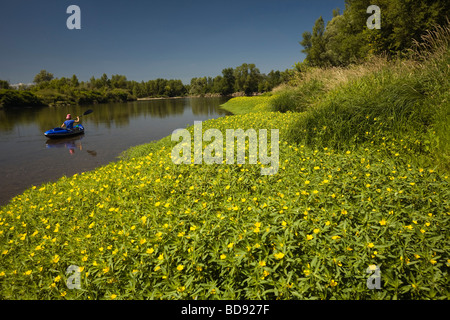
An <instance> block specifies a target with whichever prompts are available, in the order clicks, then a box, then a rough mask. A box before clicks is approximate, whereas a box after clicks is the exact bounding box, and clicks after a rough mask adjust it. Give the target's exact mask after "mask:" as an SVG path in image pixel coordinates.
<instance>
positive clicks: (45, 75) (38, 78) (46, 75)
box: [33, 70, 53, 84]
mask: <svg viewBox="0 0 450 320" xmlns="http://www.w3.org/2000/svg"><path fill="white" fill-rule="evenodd" d="M52 79H53V74H51V73H50V72H47V71H46V70H41V71H40V72H39V73H38V74H37V75H35V76H34V80H33V82H34V83H36V84H41V83H43V82H49V81H51V80H52Z"/></svg>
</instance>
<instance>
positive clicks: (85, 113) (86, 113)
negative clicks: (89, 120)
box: [78, 109, 94, 117]
mask: <svg viewBox="0 0 450 320" xmlns="http://www.w3.org/2000/svg"><path fill="white" fill-rule="evenodd" d="M92 112H94V110H92V109H89V110H86V111H85V112H84V113H83V114H82V115H81V116H78V117H82V116H86V115H88V114H90V113H92Z"/></svg>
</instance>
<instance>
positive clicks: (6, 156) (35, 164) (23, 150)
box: [0, 98, 228, 205]
mask: <svg viewBox="0 0 450 320" xmlns="http://www.w3.org/2000/svg"><path fill="white" fill-rule="evenodd" d="M227 100H228V98H185V99H164V100H150V101H136V102H128V103H111V104H101V105H87V106H67V107H46V108H40V109H33V108H27V109H20V110H0V177H1V179H0V205H5V204H7V203H8V201H9V200H10V199H11V198H12V197H14V196H15V195H17V194H20V193H22V192H23V191H24V190H25V189H27V188H29V187H31V186H33V185H40V184H42V183H44V182H48V181H55V180H57V179H58V178H60V177H62V176H63V175H67V176H70V175H73V174H75V173H81V172H83V171H88V170H92V169H94V168H96V167H98V166H101V165H104V164H107V163H109V162H111V161H115V160H117V157H118V156H119V155H120V153H121V152H123V151H124V150H126V149H128V148H130V147H132V146H135V145H139V144H143V143H148V142H150V141H153V140H158V139H161V138H163V137H166V136H168V135H170V134H171V133H172V131H173V130H175V129H178V128H186V127H187V126H189V125H193V124H194V121H197V120H199V121H204V120H207V119H214V118H218V117H222V116H225V115H227V114H228V113H227V112H226V111H224V110H220V109H219V106H220V105H221V104H223V103H225V102H226V101H227ZM88 109H92V110H94V112H93V113H91V114H89V115H86V116H84V117H81V123H82V124H83V126H84V127H85V134H84V135H81V136H79V137H76V138H72V139H69V140H67V139H66V140H62V141H57V140H49V139H47V138H46V137H45V136H44V134H43V133H44V132H45V131H47V130H49V129H51V128H54V127H57V126H60V125H61V124H62V122H63V121H64V120H65V116H66V114H67V113H70V114H72V116H77V115H81V114H83V112H84V111H86V110H88Z"/></svg>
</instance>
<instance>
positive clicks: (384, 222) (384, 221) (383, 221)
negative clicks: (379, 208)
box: [379, 218, 386, 226]
mask: <svg viewBox="0 0 450 320" xmlns="http://www.w3.org/2000/svg"><path fill="white" fill-rule="evenodd" d="M379 223H380V225H382V226H385V225H386V220H385V219H384V218H383V219H381V220H380V222H379Z"/></svg>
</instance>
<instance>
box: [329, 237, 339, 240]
mask: <svg viewBox="0 0 450 320" xmlns="http://www.w3.org/2000/svg"><path fill="white" fill-rule="evenodd" d="M340 238H341V237H340V236H332V237H331V239H333V240H337V239H340Z"/></svg>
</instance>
